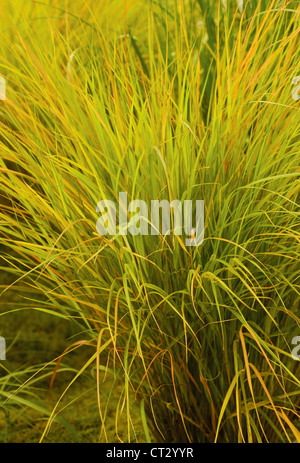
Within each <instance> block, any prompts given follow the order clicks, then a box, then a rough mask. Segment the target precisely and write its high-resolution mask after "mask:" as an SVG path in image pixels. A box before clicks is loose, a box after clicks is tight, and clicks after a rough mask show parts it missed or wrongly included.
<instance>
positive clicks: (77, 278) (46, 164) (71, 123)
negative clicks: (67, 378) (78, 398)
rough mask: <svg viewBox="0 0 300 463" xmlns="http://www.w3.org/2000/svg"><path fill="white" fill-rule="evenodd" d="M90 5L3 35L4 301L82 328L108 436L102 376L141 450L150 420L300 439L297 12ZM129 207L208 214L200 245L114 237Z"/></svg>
mask: <svg viewBox="0 0 300 463" xmlns="http://www.w3.org/2000/svg"><path fill="white" fill-rule="evenodd" d="M102 3H103V5H102ZM84 4H85V8H82V12H81V13H80V14H79V13H78V10H77V11H76V14H75V10H76V9H75V6H78V7H79V6H82V2H80V1H77V2H75V6H74V5H73V6H74V9H73V6H72V8H71V6H69V11H68V12H66V11H65V10H64V7H63V5H64V2H60V1H56V2H55V6H52V7H50V6H46V5H43V6H42V5H40V6H39V7H38V5H37V4H35V8H36V9H37V11H38V13H37V12H36V14H39V15H40V16H41V17H43V16H45V15H46V16H47V15H48V16H49V19H40V20H36V22H35V24H34V25H33V21H32V19H31V20H30V18H29V16H30V17H31V18H32V14H33V13H32V12H28V18H27V19H26V18H25V20H24V22H22V23H21V24H19V25H18V26H15V29H12V25H10V27H8V29H7V30H5V31H3V28H2V31H3V32H2V40H1V41H0V55H1V73H2V74H3V75H6V76H7V90H6V91H7V98H6V100H5V101H1V102H0V103H1V122H0V123H1V140H0V148H1V161H0V162H1V165H0V170H1V178H0V191H1V196H2V197H3V199H2V203H3V206H2V208H1V212H0V239H1V245H2V262H3V263H2V270H3V271H4V270H5V271H6V272H9V273H10V274H12V276H13V283H12V285H9V286H7V287H6V288H4V289H3V291H2V297H4V295H5V290H7V289H8V288H10V289H11V288H12V287H15V288H18V290H19V291H21V292H22V294H23V295H24V298H23V299H22V301H23V302H22V309H24V310H25V309H29V308H31V309H35V310H40V311H44V312H47V313H48V314H52V315H53V316H59V317H63V318H64V319H66V320H69V322H70V323H71V324H74V325H76V326H77V327H78V329H79V330H80V332H81V339H80V342H81V344H80V343H77V344H76V345H75V343H74V344H72V340H70V343H69V346H67V345H66V348H68V349H69V351H71V350H72V349H75V348H78V345H82V346H84V345H88V346H90V347H92V349H93V352H92V354H91V356H90V358H89V360H88V361H86V363H84V365H83V366H82V367H81V368H80V369H78V372H77V373H76V374H74V378H73V379H72V380H71V382H70V383H69V384H68V385H67V386H66V389H65V391H64V393H63V395H62V397H61V399H62V398H63V397H64V396H65V395H67V394H68V392H69V390H70V388H71V387H72V385H73V384H74V382H75V381H76V380H77V378H78V377H79V376H80V375H82V374H83V373H84V372H86V371H88V369H89V368H91V367H92V366H94V367H96V376H95V387H96V393H97V397H98V407H99V417H100V421H101V426H100V427H101V436H102V437H103V438H104V439H105V438H106V439H107V431H106V420H107V413H106V406H105V405H104V402H103V398H102V395H101V391H102V386H101V381H102V378H103V374H104V377H105V376H106V375H108V376H113V377H114V378H116V379H117V380H118V381H119V382H121V383H122V385H123V388H122V393H121V394H120V397H119V400H118V402H117V404H118V405H117V406H116V410H115V422H116V427H118V426H119V423H120V420H121V419H122V420H123V422H124V416H125V417H126V420H125V422H126V426H127V441H128V442H130V441H134V440H135V426H136V424H135V422H134V421H133V419H132V410H133V408H134V407H136V406H137V404H138V407H139V410H140V416H141V421H142V424H143V427H144V433H145V436H146V439H147V440H148V441H151V440H152V441H161V442H250V443H251V442H290V441H295V440H297V441H299V442H300V427H299V411H300V409H299V404H300V395H299V392H300V381H299V371H300V368H299V367H300V363H299V361H298V360H299V359H298V360H297V358H295V356H294V355H292V350H293V347H294V346H293V339H294V338H295V337H296V336H299V335H300V328H299V321H300V319H299V217H298V215H299V212H298V206H297V199H298V195H299V179H298V175H299V169H298V161H299V149H300V142H299V140H300V139H299V122H300V121H299V114H300V113H299V104H298V102H297V101H295V99H293V98H292V90H293V85H292V79H293V78H294V77H295V76H297V75H298V74H299V72H300V71H299V7H297V2H288V1H284V2H276V1H272V2H263V1H258V2H254V1H252V2H251V1H249V2H247V3H246V2H245V4H244V6H242V5H241V2H239V4H238V3H237V2H234V1H227V2H201V1H199V2H198V1H189V2H187V1H179V2H167V3H166V5H165V6H164V7H163V6H161V5H160V4H159V3H156V2H152V1H149V2H140V1H137V2H135V3H134V4H132V5H131V4H130V5H129V4H128V5H127V6H125V7H126V8H127V9H126V11H125V10H124V3H123V2H120V1H115V2H112V3H111V2H108V1H105V2H101V8H100V6H96V5H95V2H93V4H92V2H88V1H87V2H84ZM141 12H143V14H141ZM51 13H52V14H51ZM52 16H57V17H55V18H52ZM108 19H109V20H110V22H109V23H108ZM199 20H201V21H202V23H201V24H200V26H199V23H198V21H199ZM30 21H31V22H30ZM197 23H198V27H197ZM108 24H109V25H108ZM17 27H18V28H19V29H18V30H19V32H18V33H16V34H12V31H13V30H17ZM70 57H72V58H71V61H70ZM120 192H126V193H127V195H128V202H130V201H133V200H135V199H139V200H143V201H145V203H146V204H148V205H150V203H151V201H152V200H159V201H162V200H168V201H169V202H171V201H173V200H180V201H181V203H183V202H184V201H185V200H192V201H194V202H195V201H197V200H204V204H205V220H204V239H203V242H202V244H201V245H199V246H186V244H185V240H184V238H183V237H182V236H181V235H178V234H176V233H174V228H172V226H173V225H174V224H173V223H172V220H171V230H170V233H169V234H166V235H162V234H158V235H151V233H149V234H148V235H140V234H137V235H133V234H131V233H127V234H122V233H120V229H119V224H118V222H117V224H116V225H117V227H116V233H115V234H114V235H110V234H106V235H99V233H98V232H97V229H96V223H97V220H98V218H99V212H97V210H96V206H97V204H98V203H99V201H101V200H104V199H105V200H110V201H113V202H115V203H117V202H118V197H119V193H120ZM129 215H130V213H129ZM130 218H132V215H131V216H130V217H129V219H130ZM149 221H151V217H149ZM137 226H138V225H137ZM149 227H150V224H149ZM26 294H28V297H26ZM0 300H1V299H0ZM11 312H12V313H10V314H6V316H13V311H11ZM29 313H30V311H29ZM28 316H30V315H28ZM55 335H56V336H59V332H57V333H56V334H55ZM67 351H68V350H67ZM66 359H67V356H65V355H64V360H65V361H67V360H66ZM49 360H50V359H49ZM47 368H48V367H47ZM57 368H58V371H59V365H58V367H57ZM53 369H54V367H53ZM55 371H56V370H55ZM0 381H1V380H0ZM27 386H28V385H27ZM27 386H26V387H27ZM53 387H55V381H54V384H53ZM16 394H18V392H16ZM59 409H60V400H58V401H57V403H56V405H55V407H54V408H53V411H52V413H51V415H50V418H49V420H48V421H47V424H46V425H45V428H44V432H43V433H42V436H41V440H43V438H44V436H45V435H46V433H47V431H48V430H49V427H50V425H51V424H52V422H53V419H54V417H55V416H56V414H58V413H59ZM121 417H122V418H121Z"/></svg>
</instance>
